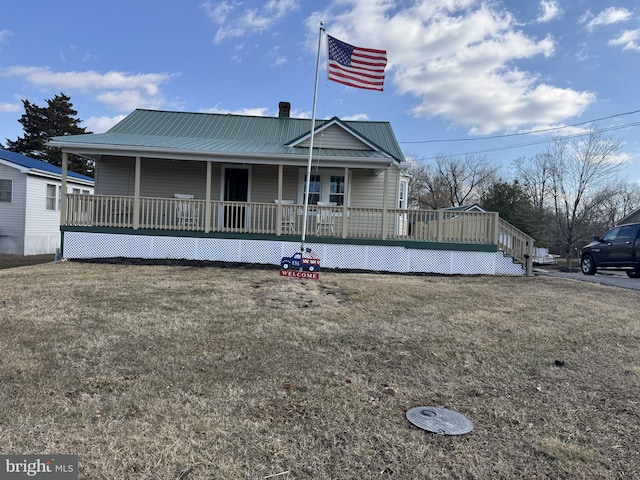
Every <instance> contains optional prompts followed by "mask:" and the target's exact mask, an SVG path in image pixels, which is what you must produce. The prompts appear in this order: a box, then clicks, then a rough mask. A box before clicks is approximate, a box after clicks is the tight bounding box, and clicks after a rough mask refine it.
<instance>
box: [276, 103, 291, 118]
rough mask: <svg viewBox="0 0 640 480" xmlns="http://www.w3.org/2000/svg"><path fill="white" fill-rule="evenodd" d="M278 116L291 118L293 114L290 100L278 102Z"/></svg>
mask: <svg viewBox="0 0 640 480" xmlns="http://www.w3.org/2000/svg"><path fill="white" fill-rule="evenodd" d="M278 112H279V113H278V117H280V118H289V116H290V114H291V104H290V103H289V102H280V103H278Z"/></svg>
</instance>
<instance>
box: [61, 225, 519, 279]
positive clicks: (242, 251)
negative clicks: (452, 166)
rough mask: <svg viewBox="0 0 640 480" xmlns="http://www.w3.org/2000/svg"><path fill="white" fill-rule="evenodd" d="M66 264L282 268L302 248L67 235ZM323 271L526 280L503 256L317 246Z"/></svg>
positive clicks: (187, 239) (210, 240)
mask: <svg viewBox="0 0 640 480" xmlns="http://www.w3.org/2000/svg"><path fill="white" fill-rule="evenodd" d="M63 235H64V243H63V245H64V258H69V259H88V258H119V257H122V258H142V259H175V260H179V259H184V260H205V261H214V262H239V263H256V264H265V265H280V259H281V258H282V257H284V256H290V255H292V254H293V253H295V252H297V251H299V249H300V242H289V241H278V240H243V239H220V238H197V237H172V236H152V235H126V234H111V233H90V232H64V233H63ZM306 246H308V247H311V248H312V249H313V250H314V252H315V253H316V254H317V255H318V256H319V257H320V259H321V262H322V263H321V266H322V268H332V269H345V270H369V271H379V272H394V273H440V274H448V275H453V274H465V275H478V274H479V275H525V274H526V271H525V270H524V269H523V267H522V266H521V265H520V264H517V263H514V262H513V261H512V259H511V257H506V256H505V255H503V253H502V252H500V251H498V252H474V251H454V250H425V249H418V248H415V249H412V248H406V247H402V246H385V245H352V244H316V243H311V242H309V243H308V244H307V245H306Z"/></svg>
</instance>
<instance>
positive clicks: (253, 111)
mask: <svg viewBox="0 0 640 480" xmlns="http://www.w3.org/2000/svg"><path fill="white" fill-rule="evenodd" d="M199 111H200V112H202V113H229V114H232V115H247V116H252V117H267V116H269V115H270V113H269V108H267V107H249V108H239V109H237V110H228V109H225V108H220V107H218V106H217V105H216V106H215V107H211V108H205V109H201V110H199Z"/></svg>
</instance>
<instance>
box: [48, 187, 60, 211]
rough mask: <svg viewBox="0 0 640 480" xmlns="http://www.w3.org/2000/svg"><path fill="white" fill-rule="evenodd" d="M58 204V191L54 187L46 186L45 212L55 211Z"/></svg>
mask: <svg viewBox="0 0 640 480" xmlns="http://www.w3.org/2000/svg"><path fill="white" fill-rule="evenodd" d="M57 204H58V189H57V187H56V186H55V185H51V184H49V183H48V184H47V210H55V209H56V206H57Z"/></svg>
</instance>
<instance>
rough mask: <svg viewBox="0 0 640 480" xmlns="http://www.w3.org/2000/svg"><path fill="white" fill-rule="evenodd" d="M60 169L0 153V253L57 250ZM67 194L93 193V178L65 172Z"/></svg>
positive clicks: (29, 253)
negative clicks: (66, 174)
mask: <svg viewBox="0 0 640 480" xmlns="http://www.w3.org/2000/svg"><path fill="white" fill-rule="evenodd" d="M61 188H62V169H61V168H60V167H56V166H55V165H51V164H50V163H46V162H42V161H40V160H36V159H34V158H31V157H27V156H25V155H21V154H19V153H14V152H9V151H7V150H0V253H7V254H13V255H38V254H44V253H54V252H55V251H56V249H57V248H59V247H60V238H61V234H60V198H61ZM67 193H86V194H92V193H93V178H90V177H87V176H84V175H80V174H77V173H72V172H69V173H68V176H67Z"/></svg>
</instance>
